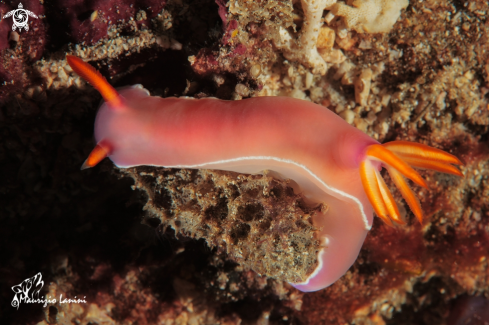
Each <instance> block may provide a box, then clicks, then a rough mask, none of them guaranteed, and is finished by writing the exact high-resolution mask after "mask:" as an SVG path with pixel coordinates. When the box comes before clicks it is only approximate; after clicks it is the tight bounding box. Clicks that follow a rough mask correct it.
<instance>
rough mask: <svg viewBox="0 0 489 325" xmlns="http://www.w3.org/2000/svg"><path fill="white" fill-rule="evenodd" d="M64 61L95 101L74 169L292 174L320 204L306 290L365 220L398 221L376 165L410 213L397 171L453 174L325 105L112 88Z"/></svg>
mask: <svg viewBox="0 0 489 325" xmlns="http://www.w3.org/2000/svg"><path fill="white" fill-rule="evenodd" d="M67 60H68V63H69V65H70V66H71V68H72V69H73V70H74V71H75V72H76V73H77V74H79V75H80V76H81V77H83V78H84V79H85V80H87V81H88V82H89V83H90V84H91V85H92V86H93V87H95V88H96V89H97V90H98V91H99V92H100V94H101V95H102V97H103V99H104V101H105V102H104V104H102V106H101V107H100V109H99V111H98V114H97V117H96V121H95V140H96V142H97V145H96V146H95V148H94V149H93V151H92V152H91V153H90V155H89V156H88V158H87V160H86V161H85V163H84V164H83V166H82V169H83V168H88V167H93V166H95V165H96V164H97V163H99V162H100V161H101V160H102V159H104V158H105V157H109V158H110V159H111V160H112V161H113V162H114V164H115V165H117V166H118V167H121V168H127V167H133V166H140V165H150V166H164V167H172V168H206V169H219V170H227V171H235V172H240V173H259V172H262V171H265V170H268V171H274V172H275V173H277V174H278V175H281V176H282V177H284V178H289V179H292V180H293V181H295V183H296V184H297V185H298V186H299V187H300V189H301V191H302V194H303V196H304V197H305V198H306V199H308V200H310V201H312V202H318V203H324V204H325V206H327V208H326V209H323V210H322V211H321V212H320V213H317V214H316V215H315V216H314V218H313V223H314V225H315V226H316V227H317V228H318V229H319V230H318V236H319V238H320V239H321V240H322V249H321V250H320V252H319V253H318V265H317V267H316V269H315V270H314V272H313V273H312V274H311V275H310V276H309V277H308V279H306V280H305V281H304V282H302V283H293V284H292V285H293V286H295V287H296V288H298V289H300V290H302V291H315V290H319V289H322V288H324V287H327V286H329V285H330V284H332V283H333V282H335V281H336V280H337V279H338V278H340V277H341V276H342V275H343V274H344V273H345V272H346V271H347V270H348V269H349V268H350V266H351V265H352V264H353V262H354V261H355V259H356V258H357V256H358V253H359V251H360V248H361V246H362V244H363V242H364V239H365V237H366V235H367V232H368V231H369V230H370V228H371V226H372V222H373V212H374V211H375V213H376V214H377V216H379V217H380V218H381V219H382V220H383V221H384V222H386V223H387V224H390V225H392V222H395V223H398V224H403V223H404V221H403V218H402V217H401V214H400V213H399V210H398V207H397V205H396V202H395V200H394V198H393V196H392V194H391V192H390V191H389V189H388V187H387V185H386V183H385V182H384V180H383V178H382V176H381V175H380V172H379V170H380V169H381V167H385V168H386V169H387V171H388V173H389V174H390V177H391V178H392V180H393V182H394V184H395V185H396V186H397V188H398V189H399V190H400V192H401V194H402V195H403V197H404V199H405V200H406V201H407V203H408V205H409V206H410V208H411V210H412V211H413V213H414V215H415V216H416V217H417V218H418V220H419V221H422V219H423V214H422V211H421V207H420V204H419V202H418V200H417V199H416V197H415V195H414V193H413V192H412V190H411V189H410V188H409V185H408V183H407V181H406V179H405V178H408V179H410V180H412V181H413V182H414V183H416V184H418V185H420V186H423V187H426V183H425V181H424V180H423V178H421V176H420V175H419V174H418V173H417V172H416V171H415V170H414V169H413V168H412V167H418V168H426V169H433V170H436V171H440V172H444V173H450V174H454V175H459V176H461V175H462V173H461V172H460V171H459V170H458V169H457V168H456V167H455V166H453V165H460V164H461V162H460V160H459V159H457V158H456V157H455V156H453V155H451V154H448V153H446V152H444V151H441V150H439V149H435V148H431V147H429V146H426V145H422V144H416V143H412V142H407V141H393V142H389V143H386V144H379V143H378V142H377V141H375V140H374V139H372V138H371V137H369V136H368V135H366V134H365V133H363V132H361V131H360V130H358V129H356V128H354V127H352V126H350V125H349V124H348V123H346V122H345V121H344V120H343V119H341V118H340V117H339V116H337V115H336V114H334V113H333V112H331V111H330V110H328V109H327V108H325V107H323V106H320V105H316V104H314V103H311V102H307V101H304V100H298V99H293V98H288V97H256V98H249V99H244V100H239V101H226V100H219V99H215V98H205V99H192V98H175V97H171V98H160V97H153V96H150V94H149V92H148V91H147V90H145V89H144V88H142V86H139V85H137V86H132V87H128V88H125V89H122V90H120V91H119V92H117V91H116V90H115V89H114V88H113V87H112V86H111V85H110V84H109V83H108V82H107V81H106V79H105V78H103V77H102V76H101V75H100V74H99V73H98V72H97V71H96V70H95V69H94V68H93V67H92V66H91V65H89V64H88V63H85V62H84V61H82V60H81V59H79V58H77V57H74V56H67Z"/></svg>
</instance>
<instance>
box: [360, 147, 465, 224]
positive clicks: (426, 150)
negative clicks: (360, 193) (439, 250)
mask: <svg viewBox="0 0 489 325" xmlns="http://www.w3.org/2000/svg"><path fill="white" fill-rule="evenodd" d="M373 161H377V162H380V163H381V164H382V165H383V166H384V167H385V168H386V169H387V171H388V172H389V175H390V177H391V179H392V181H393V182H394V184H395V185H396V187H397V188H398V189H399V191H400V192H401V194H402V196H403V198H404V200H406V202H407V204H408V205H409V207H410V208H411V210H412V211H413V213H414V215H415V216H416V218H417V219H418V220H419V222H420V223H422V222H423V211H422V210H421V205H420V204H419V201H418V199H417V198H416V196H415V195H414V193H413V191H412V190H411V189H410V188H409V185H408V183H407V182H406V180H405V178H404V177H407V178H409V179H411V180H412V181H413V182H414V183H416V184H418V185H420V186H423V187H425V188H427V186H426V182H425V181H424V179H423V178H422V177H421V176H420V175H419V174H418V173H417V172H416V171H415V170H414V169H413V168H412V167H411V166H413V167H417V168H425V169H432V170H436V171H439V172H443V173H448V174H453V175H457V176H463V174H462V172H461V171H460V170H458V169H457V168H456V167H455V166H452V165H451V164H453V165H462V162H461V161H460V160H459V159H458V158H457V157H455V156H453V155H451V154H449V153H446V152H444V151H442V150H439V149H435V148H431V147H429V146H427V145H423V144H418V143H413V142H408V141H392V142H389V143H386V144H383V145H379V144H374V145H370V146H369V147H368V148H367V151H366V158H365V159H364V161H363V162H362V163H361V166H360V176H361V179H362V184H363V187H364V189H365V193H366V194H367V197H368V199H369V201H370V203H371V204H372V207H373V208H374V211H375V213H376V214H377V215H378V216H379V217H380V218H381V219H382V220H384V222H386V223H387V224H388V225H392V222H391V220H392V221H394V222H396V223H399V224H402V223H404V221H403V220H402V218H401V216H400V214H399V210H398V208H397V205H396V203H395V201H394V199H393V197H392V195H391V193H390V191H389V189H388V188H387V185H386V184H385V182H384V180H383V179H382V176H381V175H380V173H379V170H378V169H377V168H376V166H374V164H373V163H372V162H373Z"/></svg>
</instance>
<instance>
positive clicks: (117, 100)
mask: <svg viewBox="0 0 489 325" xmlns="http://www.w3.org/2000/svg"><path fill="white" fill-rule="evenodd" d="M66 61H68V64H69V65H70V67H71V68H72V69H73V71H75V72H76V73H77V74H78V75H79V76H80V77H82V78H83V79H85V80H86V81H88V83H90V84H91V85H92V86H93V87H94V88H95V89H97V91H98V92H99V93H100V95H102V97H103V98H104V100H105V101H106V102H107V104H109V106H110V107H111V108H114V109H120V108H122V107H124V105H123V102H122V98H121V96H120V95H119V93H118V92H117V90H115V89H114V87H112V86H111V85H110V84H109V83H108V82H107V80H106V79H105V78H104V77H103V76H102V75H101V74H100V72H98V71H97V70H96V69H95V68H94V67H92V66H91V65H90V64H88V63H86V62H84V61H83V60H82V59H80V58H78V57H76V56H73V55H67V56H66Z"/></svg>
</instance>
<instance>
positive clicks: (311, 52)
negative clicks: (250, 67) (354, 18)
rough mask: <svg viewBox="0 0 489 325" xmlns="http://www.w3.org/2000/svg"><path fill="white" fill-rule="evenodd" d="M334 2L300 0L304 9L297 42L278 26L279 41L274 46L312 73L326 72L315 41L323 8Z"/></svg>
mask: <svg viewBox="0 0 489 325" xmlns="http://www.w3.org/2000/svg"><path fill="white" fill-rule="evenodd" d="M335 3H336V0H301V4H302V10H303V11H304V24H303V26H302V29H301V32H300V36H299V39H298V42H296V41H294V39H293V37H292V35H291V34H290V33H289V32H288V31H287V30H285V29H284V28H282V27H281V28H280V31H279V33H280V42H277V43H276V44H275V46H277V47H278V48H279V49H281V50H282V51H283V53H284V56H285V58H287V59H288V60H291V61H299V62H301V63H302V64H304V65H306V66H308V67H310V68H312V69H313V73H320V74H321V75H324V74H325V73H326V68H327V67H326V62H324V60H323V58H322V57H321V55H319V53H318V50H317V47H316V43H317V38H318V33H319V29H320V28H321V25H322V20H321V18H322V15H323V10H324V9H326V8H329V7H330V6H332V5H333V4H335Z"/></svg>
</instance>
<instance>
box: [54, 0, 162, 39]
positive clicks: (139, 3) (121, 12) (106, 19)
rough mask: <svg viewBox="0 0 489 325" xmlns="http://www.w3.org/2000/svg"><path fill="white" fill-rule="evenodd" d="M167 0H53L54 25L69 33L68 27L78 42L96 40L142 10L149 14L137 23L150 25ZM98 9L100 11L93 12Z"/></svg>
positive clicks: (70, 33)
mask: <svg viewBox="0 0 489 325" xmlns="http://www.w3.org/2000/svg"><path fill="white" fill-rule="evenodd" d="M165 3H166V1H158V0H123V1H113V0H109V1H86V0H58V1H53V3H50V4H49V6H50V7H51V8H52V11H50V15H51V17H50V23H51V24H52V28H53V29H60V31H58V33H59V34H60V35H61V34H65V33H66V32H67V31H66V29H67V28H68V34H69V36H71V40H72V41H74V42H76V43H85V44H93V43H96V42H98V41H99V40H100V39H101V38H103V37H105V36H106V35H107V31H108V28H109V26H110V25H115V24H117V23H118V22H124V21H126V22H127V21H128V20H129V19H130V18H131V17H136V15H137V13H138V12H139V11H141V10H143V11H144V12H145V13H146V16H145V17H144V16H142V17H141V19H140V20H137V21H136V24H137V25H138V27H141V25H142V24H146V25H148V21H149V20H150V19H152V18H154V17H155V16H156V15H158V13H160V12H161V10H162V9H163V8H164V6H165ZM59 8H64V10H59ZM95 11H96V12H97V15H96V16H92V14H93V13H94V12H95ZM62 37H64V38H65V36H62Z"/></svg>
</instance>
